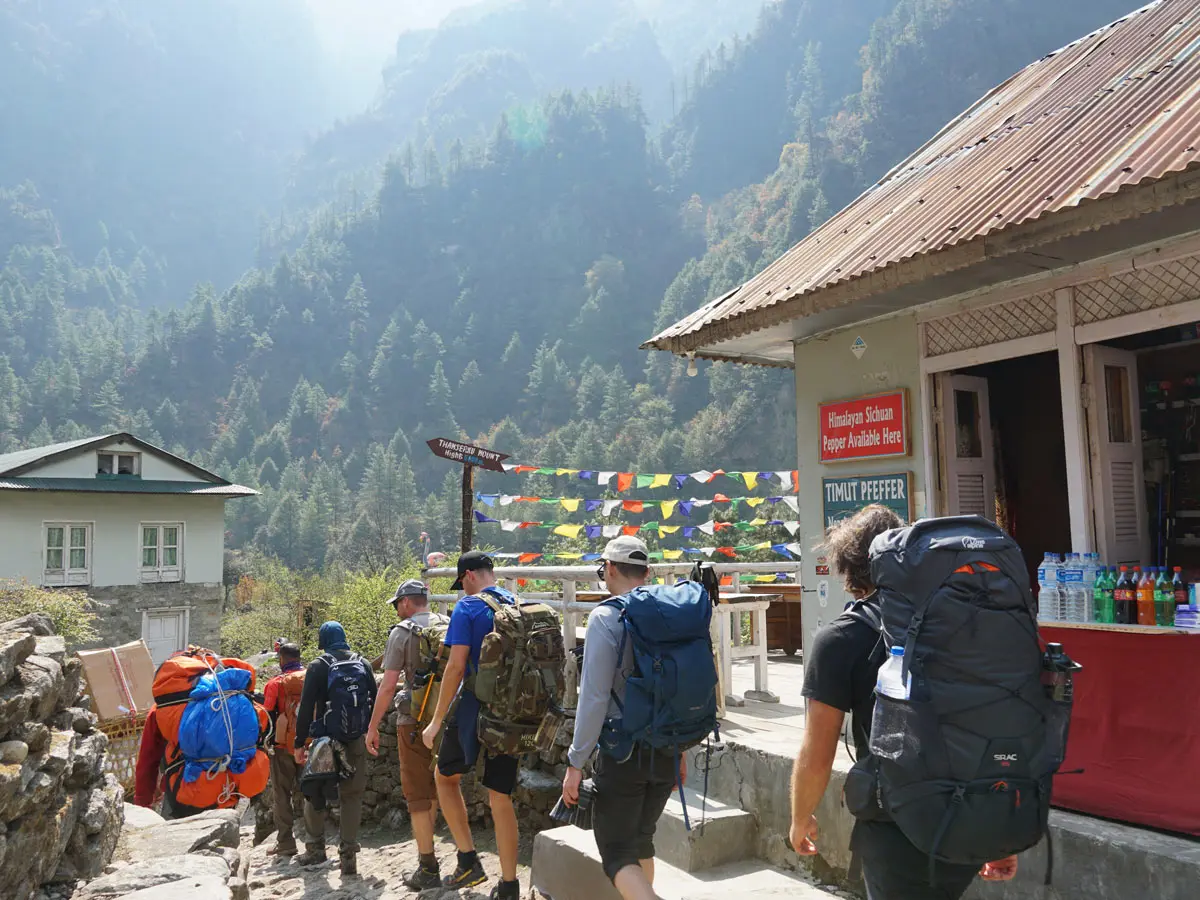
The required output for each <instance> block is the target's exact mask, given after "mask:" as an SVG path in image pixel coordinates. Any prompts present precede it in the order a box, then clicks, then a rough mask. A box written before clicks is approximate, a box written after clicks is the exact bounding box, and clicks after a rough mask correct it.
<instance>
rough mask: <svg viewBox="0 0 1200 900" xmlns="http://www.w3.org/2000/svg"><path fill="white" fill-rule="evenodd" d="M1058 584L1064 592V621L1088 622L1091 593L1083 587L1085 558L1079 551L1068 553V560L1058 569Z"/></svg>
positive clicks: (1061, 606) (1060, 604) (1062, 604)
mask: <svg viewBox="0 0 1200 900" xmlns="http://www.w3.org/2000/svg"><path fill="white" fill-rule="evenodd" d="M1058 586H1059V590H1060V591H1061V592H1062V595H1063V596H1062V599H1061V600H1060V601H1059V606H1060V608H1061V609H1062V610H1063V616H1062V618H1063V621H1065V622H1086V621H1087V619H1088V616H1087V608H1088V605H1089V604H1088V600H1089V598H1090V594H1088V593H1086V592H1085V591H1084V589H1083V560H1082V559H1080V557H1079V554H1078V553H1069V554H1067V560H1066V562H1065V563H1064V564H1063V567H1062V568H1061V569H1059V570H1058Z"/></svg>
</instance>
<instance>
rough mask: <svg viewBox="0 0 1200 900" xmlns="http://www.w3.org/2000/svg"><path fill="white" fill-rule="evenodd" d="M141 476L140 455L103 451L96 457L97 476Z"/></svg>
mask: <svg viewBox="0 0 1200 900" xmlns="http://www.w3.org/2000/svg"><path fill="white" fill-rule="evenodd" d="M141 474H142V455H141V454H140V453H113V452H112V451H109V450H105V451H103V452H102V453H99V454H97V456H96V475H97V476H118V475H127V476H128V475H134V476H140V475H141Z"/></svg>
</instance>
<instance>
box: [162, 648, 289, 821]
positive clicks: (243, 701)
mask: <svg viewBox="0 0 1200 900" xmlns="http://www.w3.org/2000/svg"><path fill="white" fill-rule="evenodd" d="M237 669H241V670H245V671H246V672H248V673H249V677H248V678H247V677H246V676H244V675H241V674H240V673H238V674H237V675H229V674H226V675H222V673H228V672H229V671H230V670H237ZM210 674H211V675H212V676H213V679H211V680H210V681H209V682H206V684H205V687H206V688H207V689H208V691H207V692H206V693H204V696H203V697H193V696H192V694H193V692H194V691H195V689H196V687H197V684H198V683H199V682H200V679H201V678H203V677H204V676H205V675H210ZM254 677H255V673H254V667H253V666H251V665H250V664H249V663H247V662H245V661H243V660H240V659H233V658H221V657H219V656H217V655H216V654H215V653H213V652H212V651H211V650H205V649H203V648H200V647H189V648H188V649H187V650H185V651H182V652H180V653H177V654H175V655H174V656H172V657H171V658H170V659H168V660H167V661H166V662H164V663H163V664H162V665H161V666H159V668H158V671H157V672H156V673H155V675H154V685H153V688H152V690H153V694H154V703H155V709H156V713H155V719H156V721H157V723H158V730H159V732H160V733H161V734H162V736H163V738H164V739H165V740H166V742H167V750H166V754H165V756H164V757H163V773H164V775H165V776H166V777H165V781H166V785H165V789H166V794H167V796H168V798H169V799H170V800H171V802H172V803H173V804H174V805H175V806H176V808H178V809H180V810H181V811H187V810H188V809H191V810H197V811H199V810H205V809H225V808H229V807H233V806H236V805H237V802H238V799H239V798H240V797H255V796H257V795H258V794H261V793H262V792H263V790H264V789H265V788H266V786H267V779H268V778H269V777H270V771H271V763H270V759H269V758H268V757H267V754H266V753H264V752H262V751H261V750H259V749H258V747H257V743H258V741H259V740H261V738H262V736H263V735H265V734H267V733H268V732H269V730H270V719H269V717H268V716H267V713H266V710H264V709H263V708H262V707H261V706H260V705H259V704H257V703H255V702H254V701H253V700H252V699H251V694H252V693H253V691H254ZM230 682H236V683H238V684H245V685H246V686H245V687H244V688H239V689H228V688H222V687H221V685H222V684H226V685H227V684H229V683H230ZM200 704H206V708H198V707H200ZM247 704H248V706H247ZM189 710H190V712H189ZM200 714H203V715H206V716H210V718H211V717H213V716H215V717H216V721H217V722H218V723H219V727H218V728H217V729H216V730H217V732H218V734H217V742H218V743H223V747H222V750H221V751H220V752H219V753H212V754H211V755H210V754H205V755H203V756H193V757H188V756H187V755H186V754H185V753H184V749H183V747H181V736H180V729H181V727H183V728H184V729H185V731H188V729H192V730H193V731H194V729H195V728H196V725H197V720H196V716H197V715H200ZM247 717H253V719H256V720H257V726H258V728H257V735H255V736H254V737H253V739H252V740H250V739H247V738H246V737H245V736H244V735H245V732H246V730H247V729H246V727H245V725H246V721H247ZM234 723H237V725H236V727H235V724H234ZM235 735H242V739H241V740H237V739H236V737H235ZM182 743H183V744H184V745H195V744H196V743H197V742H196V740H195V739H192V740H183V742H182Z"/></svg>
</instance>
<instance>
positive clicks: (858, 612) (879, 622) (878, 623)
mask: <svg viewBox="0 0 1200 900" xmlns="http://www.w3.org/2000/svg"><path fill="white" fill-rule="evenodd" d="M842 615H844V616H849V617H850V618H851V619H853V620H854V621H856V622H862V623H863V624H864V625H866V626H867V627H868V628H870V629H871V630H872V631H875V632H878V633H879V634H883V612H882V611H881V610H880V608H879V600H878V599H877V598H876V597H875V596H874V595H872V596H871V597H866V598H864V599H862V600H855V601H854V602H853V603H851V604H850V605H849V606H847V607H846V609H845V611H844V612H843V613H842Z"/></svg>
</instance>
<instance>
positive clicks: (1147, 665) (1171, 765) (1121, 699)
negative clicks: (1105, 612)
mask: <svg viewBox="0 0 1200 900" xmlns="http://www.w3.org/2000/svg"><path fill="white" fill-rule="evenodd" d="M1040 631H1041V634H1042V639H1043V640H1045V641H1048V642H1058V643H1060V644H1062V645H1063V648H1064V649H1065V650H1066V651H1067V654H1068V655H1069V656H1070V657H1071V658H1072V659H1074V660H1075V661H1076V662H1078V663H1079V664H1080V665H1082V666H1083V671H1082V672H1079V673H1078V674H1077V675H1076V677H1075V708H1074V712H1073V714H1072V717H1071V732H1070V738H1069V740H1068V743H1067V758H1066V762H1065V763H1064V765H1063V767H1062V772H1063V773H1067V772H1072V771H1074V770H1076V769H1082V770H1083V772H1082V773H1081V774H1077V775H1068V774H1060V775H1059V776H1058V777H1057V778H1055V780H1054V798H1053V804H1054V805H1055V806H1058V807H1061V808H1063V809H1069V810H1074V811H1076V812H1081V813H1087V814H1090V815H1096V816H1104V817H1105V818H1109V819H1116V820H1118V821H1122V822H1128V823H1131V824H1136V825H1145V826H1149V827H1152V828H1161V829H1165V830H1168V831H1175V832H1181V833H1184V834H1191V835H1200V632H1194V631H1184V630H1181V629H1175V628H1152V627H1138V626H1129V625H1078V624H1071V623H1066V622H1059V623H1055V624H1052V625H1051V624H1042V625H1041V626H1040Z"/></svg>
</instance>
